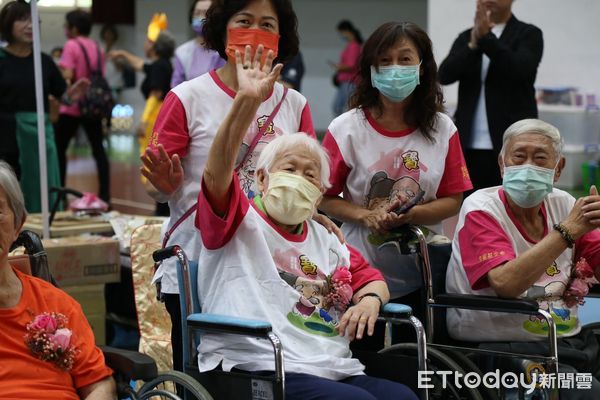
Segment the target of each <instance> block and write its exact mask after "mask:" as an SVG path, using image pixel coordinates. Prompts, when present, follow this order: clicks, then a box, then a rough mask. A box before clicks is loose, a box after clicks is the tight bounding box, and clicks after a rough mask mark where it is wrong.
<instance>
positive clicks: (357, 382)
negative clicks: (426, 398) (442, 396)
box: [285, 373, 418, 400]
mask: <svg viewBox="0 0 600 400" xmlns="http://www.w3.org/2000/svg"><path fill="white" fill-rule="evenodd" d="M285 398H286V399H289V400H296V399H297V400H350V399H352V400H388V399H389V400H417V399H418V398H417V396H416V395H415V394H414V393H413V392H412V391H411V390H410V389H409V388H408V387H407V386H405V385H403V384H401V383H397V382H392V381H388V380H386V379H380V378H374V377H371V376H366V375H358V376H353V377H350V378H346V379H343V380H341V381H334V380H331V379H325V378H319V377H318V376H314V375H308V374H295V373H287V374H285Z"/></svg>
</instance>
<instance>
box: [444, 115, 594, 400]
mask: <svg viewBox="0 0 600 400" xmlns="http://www.w3.org/2000/svg"><path fill="white" fill-rule="evenodd" d="M562 146H563V141H562V139H561V136H560V133H559V131H558V129H556V128H555V127H554V126H552V125H550V124H547V123H545V122H543V121H540V120H535V119H527V120H522V121H518V122H516V123H514V124H513V125H511V126H510V127H509V128H508V129H507V130H506V132H505V133H504V138H503V147H502V151H501V154H500V156H499V159H498V161H499V165H500V168H501V170H502V175H503V183H502V186H499V187H492V188H487V189H482V190H478V191H477V192H475V193H474V194H473V195H471V196H469V197H468V198H467V199H466V200H465V202H464V204H463V206H462V209H461V211H460V216H459V221H458V225H457V228H456V234H455V237H454V242H453V248H452V257H451V260H450V264H449V266H448V270H447V274H446V288H447V291H448V292H449V293H459V294H470V295H482V296H497V297H501V298H507V299H532V300H536V301H537V302H538V304H539V308H540V309H541V310H542V311H545V312H546V314H545V315H547V317H548V318H549V319H551V320H553V321H554V325H555V326H556V332H557V336H559V338H560V339H559V340H558V355H559V361H560V367H559V369H560V371H561V372H586V373H591V374H593V376H594V380H593V382H592V385H591V386H592V389H591V390H579V391H576V392H577V393H574V391H569V392H566V391H565V392H564V393H563V391H561V398H563V399H564V398H589V399H598V398H600V394H599V393H600V382H598V381H597V380H596V379H597V378H598V377H600V368H599V365H598V359H599V357H600V353H599V342H598V340H597V338H596V337H595V335H594V334H593V332H592V331H591V330H588V329H586V328H585V327H584V328H583V329H582V327H581V324H580V322H579V320H578V317H577V309H578V306H579V305H580V304H583V296H585V294H587V290H588V288H589V287H590V286H591V285H593V284H595V283H597V282H598V281H597V280H596V279H597V278H598V277H600V269H599V268H598V267H600V230H598V227H600V196H598V191H597V189H596V188H595V187H594V186H592V187H591V188H590V191H589V194H588V195H586V196H583V197H581V198H579V199H575V198H573V197H572V196H571V195H570V194H568V193H566V192H564V191H561V190H558V189H556V188H554V187H553V185H554V183H555V182H556V181H557V180H558V178H559V177H560V175H561V172H562V171H563V168H564V166H565V159H564V158H563V157H562V154H561V150H562ZM548 322H550V323H551V322H552V321H547V320H545V319H543V318H537V317H528V316H524V315H522V314H512V313H511V314H506V313H491V312H486V311H473V310H468V309H450V310H448V312H447V324H448V330H449V333H450V335H451V336H452V337H453V338H454V339H458V340H467V341H478V342H502V343H496V344H494V345H493V346H489V347H490V348H492V349H495V350H499V351H513V352H515V351H516V352H520V353H529V354H535V353H538V354H539V353H543V352H544V350H545V351H546V352H547V351H548V349H547V347H546V346H545V345H546V342H544V341H542V339H544V338H546V337H547V335H548V331H549V330H550V328H549V323H548ZM571 396H574V397H571ZM578 396H586V397H578Z"/></svg>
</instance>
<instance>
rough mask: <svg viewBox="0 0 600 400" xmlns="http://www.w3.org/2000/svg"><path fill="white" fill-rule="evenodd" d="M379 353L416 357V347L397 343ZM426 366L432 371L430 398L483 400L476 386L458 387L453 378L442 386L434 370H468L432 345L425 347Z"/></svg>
mask: <svg viewBox="0 0 600 400" xmlns="http://www.w3.org/2000/svg"><path fill="white" fill-rule="evenodd" d="M379 353H381V354H386V353H387V354H397V355H407V356H412V357H417V353H418V349H417V344H416V343H398V344H395V345H393V346H391V347H389V348H387V349H383V350H381V351H380V352H379ZM427 368H428V370H429V371H433V372H434V374H433V375H429V378H430V379H431V381H430V382H429V384H430V385H432V386H433V388H430V389H429V398H430V399H431V400H437V399H441V400H484V398H483V397H482V395H481V394H480V393H479V390H477V388H468V387H466V386H464V385H462V386H461V387H460V388H459V387H457V386H456V385H455V382H454V379H446V387H443V383H442V382H443V381H442V377H441V376H440V375H437V374H435V372H436V371H456V372H458V373H460V374H462V376H464V375H465V374H466V373H467V372H470V371H465V370H464V369H463V367H462V366H461V365H459V364H458V363H457V362H455V361H454V360H452V359H451V358H450V357H449V356H447V355H446V354H444V353H442V352H441V351H439V350H437V349H434V348H432V347H428V348H427ZM486 400H487V399H486Z"/></svg>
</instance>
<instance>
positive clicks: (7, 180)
mask: <svg viewBox="0 0 600 400" xmlns="http://www.w3.org/2000/svg"><path fill="white" fill-rule="evenodd" d="M0 188H2V190H3V191H4V193H5V194H6V199H7V200H8V206H9V207H10V209H11V210H12V213H13V215H14V216H15V221H14V222H15V227H19V226H21V224H22V223H23V222H24V221H25V217H26V216H27V212H26V211H25V200H24V199H23V192H22V191H21V187H20V186H19V181H18V180H17V176H16V175H15V173H14V172H13V170H12V168H11V167H10V165H8V163H6V162H5V161H0Z"/></svg>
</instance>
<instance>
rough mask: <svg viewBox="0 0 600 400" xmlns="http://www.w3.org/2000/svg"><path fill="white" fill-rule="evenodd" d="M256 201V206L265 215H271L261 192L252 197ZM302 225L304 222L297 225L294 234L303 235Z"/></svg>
mask: <svg viewBox="0 0 600 400" xmlns="http://www.w3.org/2000/svg"><path fill="white" fill-rule="evenodd" d="M252 200H253V201H254V205H255V206H256V208H258V209H259V210H260V211H262V212H263V214H265V215H267V216H268V215H269V214H268V213H267V209H266V208H265V204H264V203H263V202H262V197H261V195H260V194H257V195H256V196H254V198H253V199H252ZM302 225H304V224H298V226H297V227H296V230H294V232H293V234H294V235H301V234H302Z"/></svg>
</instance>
